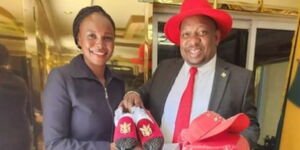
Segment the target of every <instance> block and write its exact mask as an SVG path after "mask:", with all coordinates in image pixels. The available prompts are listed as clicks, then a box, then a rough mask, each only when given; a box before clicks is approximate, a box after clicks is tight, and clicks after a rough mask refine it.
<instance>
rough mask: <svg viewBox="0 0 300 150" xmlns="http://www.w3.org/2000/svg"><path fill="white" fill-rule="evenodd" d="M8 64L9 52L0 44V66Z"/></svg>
mask: <svg viewBox="0 0 300 150" xmlns="http://www.w3.org/2000/svg"><path fill="white" fill-rule="evenodd" d="M8 63H9V52H8V50H7V48H6V47H5V46H4V45H2V44H0V66H3V65H7V64H8Z"/></svg>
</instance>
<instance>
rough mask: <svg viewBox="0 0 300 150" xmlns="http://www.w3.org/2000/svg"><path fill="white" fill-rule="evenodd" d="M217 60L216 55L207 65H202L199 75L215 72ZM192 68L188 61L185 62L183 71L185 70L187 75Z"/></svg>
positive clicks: (199, 68)
mask: <svg viewBox="0 0 300 150" xmlns="http://www.w3.org/2000/svg"><path fill="white" fill-rule="evenodd" d="M216 60H217V56H216V55H215V56H214V57H213V58H212V59H210V60H209V61H208V62H207V63H205V64H204V65H201V66H199V67H197V69H198V72H199V73H205V72H211V71H214V70H215V68H216ZM190 68H191V66H190V65H189V64H188V63H187V62H186V61H184V64H183V69H184V70H185V71H184V72H186V73H187V74H189V69H190Z"/></svg>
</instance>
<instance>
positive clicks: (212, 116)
mask: <svg viewBox="0 0 300 150" xmlns="http://www.w3.org/2000/svg"><path fill="white" fill-rule="evenodd" d="M249 124H250V121H249V118H248V116H247V115H245V114H243V113H239V114H237V115H235V116H233V117H231V118H228V119H224V118H223V117H222V116H220V115H219V114H217V113H215V112H213V111H207V112H205V113H203V114H201V115H200V116H199V117H197V118H196V119H194V120H193V121H192V123H191V124H190V126H189V128H187V129H185V130H183V131H184V132H182V133H181V137H182V139H185V140H187V141H188V142H189V143H191V144H192V143H195V142H198V141H202V140H206V139H208V138H211V137H214V136H216V135H219V134H222V133H224V132H226V133H230V134H236V135H239V133H240V132H241V131H243V130H244V129H246V128H248V126H249Z"/></svg>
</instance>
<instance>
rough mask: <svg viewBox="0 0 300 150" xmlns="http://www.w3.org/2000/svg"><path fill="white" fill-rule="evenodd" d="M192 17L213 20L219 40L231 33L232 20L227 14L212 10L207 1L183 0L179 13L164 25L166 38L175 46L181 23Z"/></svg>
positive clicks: (177, 43) (177, 41)
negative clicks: (219, 32)
mask: <svg viewBox="0 0 300 150" xmlns="http://www.w3.org/2000/svg"><path fill="white" fill-rule="evenodd" d="M194 15H203V16H208V17H210V18H211V19H213V20H214V21H215V22H216V24H217V27H218V29H219V30H220V31H221V39H224V38H225V37H226V35H227V34H228V33H229V32H230V31H231V27H232V18H231V16H230V15H229V14H228V13H227V12H225V11H222V10H218V9H214V8H212V7H211V5H210V4H209V2H208V0H184V1H183V3H182V5H181V9H180V12H179V13H178V14H176V15H174V16H172V17H171V18H170V19H169V20H168V21H167V22H166V24H165V27H164V32H165V35H166V37H167V38H168V39H169V40H170V41H172V42H173V43H175V44H176V45H180V25H181V22H182V21H183V20H184V19H185V18H187V17H189V16H194Z"/></svg>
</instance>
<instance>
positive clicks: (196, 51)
mask: <svg viewBox="0 0 300 150" xmlns="http://www.w3.org/2000/svg"><path fill="white" fill-rule="evenodd" d="M190 52H191V53H192V54H196V53H199V52H200V50H199V49H197V50H191V51H190Z"/></svg>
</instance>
